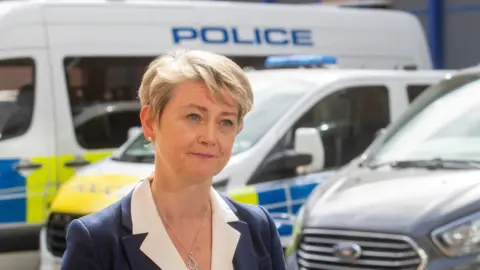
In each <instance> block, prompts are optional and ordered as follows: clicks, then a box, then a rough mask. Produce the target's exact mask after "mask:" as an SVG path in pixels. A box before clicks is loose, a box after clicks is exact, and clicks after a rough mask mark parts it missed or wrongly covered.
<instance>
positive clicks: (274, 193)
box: [257, 185, 287, 205]
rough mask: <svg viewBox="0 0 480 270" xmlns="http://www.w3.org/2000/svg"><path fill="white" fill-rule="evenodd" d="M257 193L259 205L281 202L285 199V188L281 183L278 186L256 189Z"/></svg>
mask: <svg viewBox="0 0 480 270" xmlns="http://www.w3.org/2000/svg"><path fill="white" fill-rule="evenodd" d="M257 193H258V194H257V196H258V203H259V204H260V205H268V204H274V203H281V202H285V201H286V200H287V196H286V194H285V189H284V188H283V186H281V185H280V188H276V189H272V190H265V191H258V192H257Z"/></svg>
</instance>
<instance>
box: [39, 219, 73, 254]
mask: <svg viewBox="0 0 480 270" xmlns="http://www.w3.org/2000/svg"><path fill="white" fill-rule="evenodd" d="M79 217H81V216H79V215H70V214H60V213H52V214H51V215H50V216H49V218H48V222H47V248H48V250H49V251H50V252H51V253H52V254H53V255H55V256H57V257H62V256H63V253H64V252H65V249H66V248H67V247H66V240H65V236H66V233H67V228H68V225H69V224H70V222H72V220H74V219H76V218H79Z"/></svg>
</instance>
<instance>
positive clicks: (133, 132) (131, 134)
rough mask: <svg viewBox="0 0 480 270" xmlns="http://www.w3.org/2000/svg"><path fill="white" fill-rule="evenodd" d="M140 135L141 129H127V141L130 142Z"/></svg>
mask: <svg viewBox="0 0 480 270" xmlns="http://www.w3.org/2000/svg"><path fill="white" fill-rule="evenodd" d="M140 133H142V128H141V127H131V128H129V129H128V140H131V139H132V138H134V137H137V136H138V134H140Z"/></svg>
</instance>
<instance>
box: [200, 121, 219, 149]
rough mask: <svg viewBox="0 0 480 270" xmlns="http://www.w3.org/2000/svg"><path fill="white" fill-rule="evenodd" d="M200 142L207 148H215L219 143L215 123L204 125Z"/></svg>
mask: <svg viewBox="0 0 480 270" xmlns="http://www.w3.org/2000/svg"><path fill="white" fill-rule="evenodd" d="M199 135H200V136H199V141H200V143H201V144H203V145H206V146H215V144H216V143H217V125H216V124H215V123H214V122H207V123H205V125H203V128H202V131H201V134H199Z"/></svg>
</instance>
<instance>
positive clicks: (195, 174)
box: [188, 167, 218, 183]
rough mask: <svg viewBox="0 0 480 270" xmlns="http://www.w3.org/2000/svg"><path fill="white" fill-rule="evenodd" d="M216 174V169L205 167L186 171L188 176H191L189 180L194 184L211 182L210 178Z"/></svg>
mask: <svg viewBox="0 0 480 270" xmlns="http://www.w3.org/2000/svg"><path fill="white" fill-rule="evenodd" d="M217 174H218V170H217V169H209V168H205V167H203V168H195V169H192V170H188V175H191V179H192V181H194V182H195V183H202V182H205V181H211V180H212V178H213V177H214V176H215V175H217Z"/></svg>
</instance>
